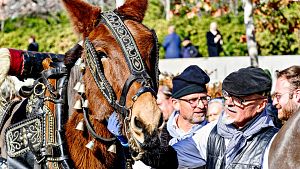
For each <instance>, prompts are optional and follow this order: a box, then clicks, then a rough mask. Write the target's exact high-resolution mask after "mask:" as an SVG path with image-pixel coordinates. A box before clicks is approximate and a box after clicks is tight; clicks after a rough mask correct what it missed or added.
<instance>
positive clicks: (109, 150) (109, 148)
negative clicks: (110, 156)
mask: <svg viewBox="0 0 300 169" xmlns="http://www.w3.org/2000/svg"><path fill="white" fill-rule="evenodd" d="M107 151H108V152H112V153H115V154H116V153H117V146H116V144H115V143H114V144H112V145H111V146H109V147H108V149H107Z"/></svg>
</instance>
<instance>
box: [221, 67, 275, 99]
mask: <svg viewBox="0 0 300 169" xmlns="http://www.w3.org/2000/svg"><path fill="white" fill-rule="evenodd" d="M271 87H272V79H271V78H270V76H268V75H267V74H266V73H265V71H264V70H263V69H261V68H254V67H247V68H242V69H239V70H238V71H236V72H233V73H230V74H229V75H228V76H227V77H226V78H225V79H224V81H223V84H222V88H223V90H225V91H227V92H228V93H229V94H231V95H233V96H248V95H251V94H255V93H258V94H260V93H264V92H269V91H270V90H271Z"/></svg>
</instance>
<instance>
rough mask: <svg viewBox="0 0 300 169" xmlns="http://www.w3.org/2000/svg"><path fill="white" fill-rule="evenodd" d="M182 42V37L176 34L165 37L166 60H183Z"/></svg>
mask: <svg viewBox="0 0 300 169" xmlns="http://www.w3.org/2000/svg"><path fill="white" fill-rule="evenodd" d="M180 44H181V40H180V37H179V36H178V35H177V34H176V33H175V32H174V33H171V34H169V35H167V36H166V37H165V40H164V42H163V47H164V49H165V51H166V55H165V56H166V59H170V58H181V55H180V52H181V47H180Z"/></svg>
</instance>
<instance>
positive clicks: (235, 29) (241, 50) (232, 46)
mask: <svg viewBox="0 0 300 169" xmlns="http://www.w3.org/2000/svg"><path fill="white" fill-rule="evenodd" d="M212 21H216V22H217V23H218V25H219V30H220V32H221V33H222V35H223V41H224V42H223V43H224V45H223V49H224V52H222V53H221V55H222V56H225V55H226V56H245V55H247V44H246V43H240V42H239V41H240V37H241V36H242V35H243V34H245V28H244V23H243V14H242V13H240V14H239V15H238V16H235V15H232V14H228V15H224V16H222V17H219V18H213V17H211V16H202V17H194V18H191V19H188V18H186V17H183V18H182V17H180V16H175V17H173V18H172V20H170V21H169V22H167V21H165V20H164V19H156V20H155V22H153V20H146V19H145V21H144V24H146V25H148V26H149V27H151V28H153V29H154V30H156V33H157V35H158V40H159V44H162V42H163V40H164V37H165V36H166V35H167V34H168V32H167V30H168V26H169V25H175V27H176V32H177V33H178V34H179V36H180V37H181V39H183V38H184V37H186V36H190V39H191V41H192V42H193V44H194V45H196V46H198V48H199V52H200V53H201V54H202V55H203V56H208V51H207V45H206V32H207V31H208V30H209V25H210V23H211V22H212ZM163 56H164V50H163V48H162V47H160V57H161V58H163Z"/></svg>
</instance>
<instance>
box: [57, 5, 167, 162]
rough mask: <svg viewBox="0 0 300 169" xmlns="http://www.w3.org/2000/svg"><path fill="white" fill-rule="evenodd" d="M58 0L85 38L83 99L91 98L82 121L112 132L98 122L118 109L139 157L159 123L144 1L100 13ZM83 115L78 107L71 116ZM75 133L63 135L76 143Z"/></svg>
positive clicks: (152, 44)
mask: <svg viewBox="0 0 300 169" xmlns="http://www.w3.org/2000/svg"><path fill="white" fill-rule="evenodd" d="M62 2H63V3H64V6H65V8H66V9H67V11H68V13H69V15H70V18H71V21H72V23H73V25H74V28H75V30H76V31H77V32H78V33H80V34H81V35H82V39H84V45H83V47H84V52H82V56H81V58H82V59H83V60H84V61H83V62H84V63H83V64H85V65H86V69H85V70H84V73H83V75H82V83H84V84H85V92H84V93H85V95H84V98H83V99H84V100H88V103H89V104H88V112H85V111H83V112H84V113H87V114H88V117H87V119H88V120H86V123H87V125H89V123H91V126H93V128H94V132H95V133H96V134H97V135H101V134H102V136H103V137H112V136H111V134H107V132H108V131H107V129H104V130H103V129H101V126H102V124H101V123H102V122H103V121H104V122H105V121H106V120H105V119H108V117H109V116H110V114H111V113H112V112H114V111H116V112H117V113H118V114H119V117H120V120H121V121H122V122H123V129H122V131H123V134H124V135H125V136H126V137H127V139H128V140H129V147H130V148H131V150H132V154H133V157H134V159H140V158H141V156H142V154H143V152H144V151H147V150H149V149H151V148H154V147H155V146H157V145H158V144H159V139H158V131H159V129H160V128H161V127H162V123H163V119H162V113H161V111H160V109H159V108H158V106H157V104H156V90H157V81H158V73H157V72H158V70H157V62H158V60H157V59H158V58H157V57H158V53H157V50H156V48H157V46H156V40H157V39H156V36H155V35H154V32H153V31H151V30H149V29H148V28H147V27H146V26H144V25H143V24H141V22H142V20H143V18H144V15H145V11H146V9H147V4H148V2H147V0H142V1H136V0H127V1H126V2H125V4H124V5H123V6H121V7H119V8H118V9H116V10H115V11H114V12H113V13H108V12H102V13H101V8H99V7H96V6H93V5H90V4H88V3H86V2H83V1H81V0H72V1H71V0H64V1H62ZM117 36H119V38H117ZM131 37H132V38H131ZM70 60H72V59H70ZM73 60H74V59H73ZM82 118H83V115H82V112H77V113H74V114H73V117H72V118H71V120H70V121H71V122H75V121H76V122H78V121H80V120H81V119H82ZM89 119H90V121H91V122H89ZM67 128H68V125H67ZM88 128H89V127H88ZM67 130H68V129H67ZM66 133H69V132H68V131H67V132H66ZM95 133H94V134H95ZM92 135H93V134H92ZM77 136H79V135H76V134H75V135H67V140H68V142H70V143H71V144H74V141H75V139H76V138H75V137H77ZM93 137H95V136H93ZM90 138H91V137H90V136H89V137H87V138H86V141H88V140H89V139H90ZM96 139H97V138H96ZM100 142H101V141H100ZM70 151H72V150H70ZM71 154H72V153H71ZM73 161H76V160H73ZM75 163H76V162H75ZM78 165H79V164H78Z"/></svg>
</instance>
